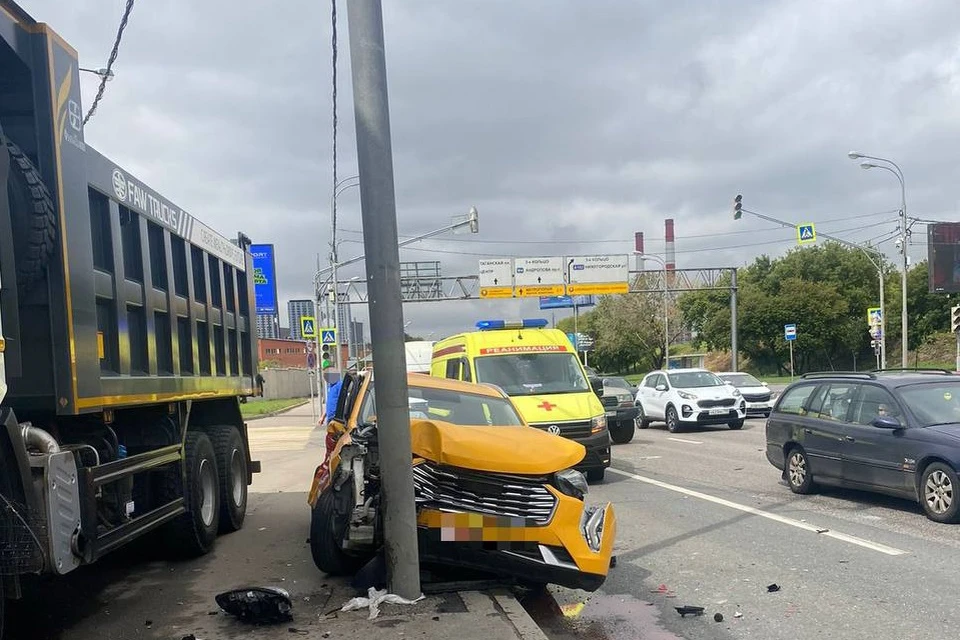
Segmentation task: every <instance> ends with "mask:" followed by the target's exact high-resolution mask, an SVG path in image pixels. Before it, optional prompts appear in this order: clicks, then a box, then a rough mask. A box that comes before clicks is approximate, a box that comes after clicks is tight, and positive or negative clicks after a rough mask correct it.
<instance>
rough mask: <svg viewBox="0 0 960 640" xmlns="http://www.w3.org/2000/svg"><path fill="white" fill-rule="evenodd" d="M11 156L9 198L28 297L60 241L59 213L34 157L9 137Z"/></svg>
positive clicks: (19, 283)
mask: <svg viewBox="0 0 960 640" xmlns="http://www.w3.org/2000/svg"><path fill="white" fill-rule="evenodd" d="M3 142H4V144H5V145H6V147H7V151H8V152H9V154H10V179H9V180H8V183H7V197H8V198H9V202H10V213H11V218H12V227H13V241H14V247H15V248H14V254H15V259H16V264H17V288H18V290H19V292H20V293H21V294H25V293H26V292H27V291H29V290H30V288H31V287H32V286H33V285H34V283H35V282H36V281H37V280H39V279H40V277H41V276H42V275H43V270H44V269H46V267H47V262H48V261H49V260H50V256H51V254H53V250H54V245H55V243H56V241H57V210H56V207H55V206H54V204H53V197H52V196H51V195H50V191H49V190H48V189H47V186H46V185H45V184H44V182H43V180H42V179H41V177H40V172H38V171H37V169H36V167H34V166H33V163H32V162H30V158H28V157H27V156H26V154H24V153H23V151H22V150H21V149H20V147H18V146H17V145H15V144H14V143H12V142H10V140H7V139H6V138H4V139H3Z"/></svg>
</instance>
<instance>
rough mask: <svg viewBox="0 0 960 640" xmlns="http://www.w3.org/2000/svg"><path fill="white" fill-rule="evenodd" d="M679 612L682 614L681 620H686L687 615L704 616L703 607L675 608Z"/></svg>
mask: <svg viewBox="0 0 960 640" xmlns="http://www.w3.org/2000/svg"><path fill="white" fill-rule="evenodd" d="M674 609H676V610H677V613H679V614H680V617H681V618H686V617H687V615H691V616H702V615H703V607H694V606H691V605H688V604H685V605H683V606H682V607H674Z"/></svg>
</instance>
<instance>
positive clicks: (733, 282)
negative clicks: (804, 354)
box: [730, 269, 793, 377]
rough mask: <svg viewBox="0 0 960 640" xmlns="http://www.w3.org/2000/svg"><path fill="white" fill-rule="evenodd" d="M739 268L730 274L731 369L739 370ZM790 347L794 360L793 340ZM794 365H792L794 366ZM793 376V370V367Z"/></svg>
mask: <svg viewBox="0 0 960 640" xmlns="http://www.w3.org/2000/svg"><path fill="white" fill-rule="evenodd" d="M737 331H738V328H737V270H736V269H734V270H733V271H732V272H731V274H730V369H731V370H732V371H738V370H739V369H738V368H737V367H738V366H739V362H738V360H739V359H738V357H737V349H738V346H737ZM790 344H791V347H790V353H791V356H790V360H791V362H792V361H793V355H792V354H793V346H792V345H793V343H792V342H791V343H790ZM792 366H793V365H791V367H792ZM790 375H791V377H792V376H793V372H792V369H791V373H790Z"/></svg>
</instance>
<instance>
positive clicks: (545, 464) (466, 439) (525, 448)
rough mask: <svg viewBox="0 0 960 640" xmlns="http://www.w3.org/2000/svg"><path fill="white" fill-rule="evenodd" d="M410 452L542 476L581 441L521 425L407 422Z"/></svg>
mask: <svg viewBox="0 0 960 640" xmlns="http://www.w3.org/2000/svg"><path fill="white" fill-rule="evenodd" d="M410 432H411V433H410V435H411V445H412V449H413V453H414V455H417V456H420V457H422V458H426V459H427V460H431V461H433V462H436V463H437V464H444V465H450V466H453V467H460V468H463V469H473V470H475V471H488V472H491V473H516V474H525V475H545V474H548V473H554V472H556V471H562V470H563V469H567V468H569V467H572V466H574V465H575V464H577V463H578V462H580V461H581V460H582V459H583V456H584V455H585V454H586V449H584V447H583V445H582V444H579V443H577V442H574V441H573V440H568V439H567V438H562V437H560V436H555V435H551V434H549V433H547V432H545V431H541V430H539V429H535V428H533V427H527V426H516V427H464V426H460V425H455V424H451V423H449V422H443V421H441V420H416V421H413V422H412V423H411V424H410Z"/></svg>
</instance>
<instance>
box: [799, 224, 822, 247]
mask: <svg viewBox="0 0 960 640" xmlns="http://www.w3.org/2000/svg"><path fill="white" fill-rule="evenodd" d="M816 241H817V230H816V228H815V227H814V226H813V223H809V224H798V225H797V242H798V243H800V244H806V243H808V242H816Z"/></svg>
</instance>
